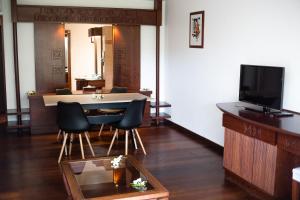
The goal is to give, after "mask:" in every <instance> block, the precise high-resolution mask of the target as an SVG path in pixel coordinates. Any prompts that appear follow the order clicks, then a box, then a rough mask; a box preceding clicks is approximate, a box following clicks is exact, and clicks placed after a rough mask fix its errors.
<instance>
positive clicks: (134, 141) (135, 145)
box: [131, 130, 138, 149]
mask: <svg viewBox="0 0 300 200" xmlns="http://www.w3.org/2000/svg"><path fill="white" fill-rule="evenodd" d="M131 134H132V139H133V144H134V148H135V149H138V147H137V144H136V139H135V133H134V130H131Z"/></svg>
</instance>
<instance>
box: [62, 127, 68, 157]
mask: <svg viewBox="0 0 300 200" xmlns="http://www.w3.org/2000/svg"><path fill="white" fill-rule="evenodd" d="M63 136H64V137H65V136H66V132H65V131H63ZM65 155H66V156H67V155H68V147H67V145H65Z"/></svg>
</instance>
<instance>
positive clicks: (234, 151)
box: [217, 102, 300, 200]
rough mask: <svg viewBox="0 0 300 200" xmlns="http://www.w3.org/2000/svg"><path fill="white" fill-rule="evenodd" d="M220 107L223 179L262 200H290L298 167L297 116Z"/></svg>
mask: <svg viewBox="0 0 300 200" xmlns="http://www.w3.org/2000/svg"><path fill="white" fill-rule="evenodd" d="M242 105H243V103H240V102H238V103H222V104H217V107H218V108H219V109H220V110H221V111H223V112H224V114H223V126H224V127H225V142H224V163H223V165H224V168H225V172H226V179H228V180H230V181H232V182H235V183H237V184H238V185H240V186H242V187H244V188H245V189H246V190H248V191H249V192H251V193H252V194H254V195H255V196H258V197H260V198H264V199H285V200H287V199H291V186H292V169H293V168H294V167H299V166H300V115H298V114H295V115H294V116H292V117H282V118H276V117H271V116H269V115H265V114H263V113H257V112H254V111H249V110H245V108H244V107H242Z"/></svg>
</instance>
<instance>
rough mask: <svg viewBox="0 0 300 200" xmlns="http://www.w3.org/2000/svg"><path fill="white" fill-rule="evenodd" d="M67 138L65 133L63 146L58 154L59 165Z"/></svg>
mask: <svg viewBox="0 0 300 200" xmlns="http://www.w3.org/2000/svg"><path fill="white" fill-rule="evenodd" d="M67 138H68V133H66V134H65V135H64V141H63V144H62V146H61V150H60V154H59V157H58V163H60V160H61V157H62V154H63V152H64V149H65V146H66V142H67Z"/></svg>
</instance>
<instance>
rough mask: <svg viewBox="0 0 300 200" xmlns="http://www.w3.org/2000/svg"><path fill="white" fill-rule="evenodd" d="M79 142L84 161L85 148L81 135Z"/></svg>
mask: <svg viewBox="0 0 300 200" xmlns="http://www.w3.org/2000/svg"><path fill="white" fill-rule="evenodd" d="M79 142H80V150H81V157H82V159H84V150H83V146H82V138H81V134H79Z"/></svg>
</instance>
